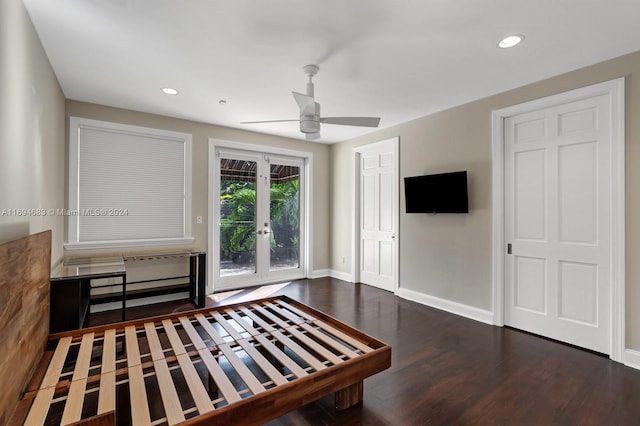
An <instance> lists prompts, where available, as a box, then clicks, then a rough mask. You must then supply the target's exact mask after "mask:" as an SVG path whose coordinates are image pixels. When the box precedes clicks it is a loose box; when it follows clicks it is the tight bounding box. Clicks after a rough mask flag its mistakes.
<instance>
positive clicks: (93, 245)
mask: <svg viewBox="0 0 640 426" xmlns="http://www.w3.org/2000/svg"><path fill="white" fill-rule="evenodd" d="M193 242H194V238H193V237H186V238H163V239H153V240H118V241H83V242H73V243H65V244H64V249H65V250H66V251H74V250H93V249H110V248H134V247H158V246H183V245H184V246H186V245H192V244H193Z"/></svg>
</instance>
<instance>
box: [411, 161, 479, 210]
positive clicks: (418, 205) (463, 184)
mask: <svg viewBox="0 0 640 426" xmlns="http://www.w3.org/2000/svg"><path fill="white" fill-rule="evenodd" d="M404 197H405V201H406V208H407V213H469V200H468V197H467V172H466V170H465V171H460V172H452V173H440V174H435V175H425V176H412V177H405V178H404Z"/></svg>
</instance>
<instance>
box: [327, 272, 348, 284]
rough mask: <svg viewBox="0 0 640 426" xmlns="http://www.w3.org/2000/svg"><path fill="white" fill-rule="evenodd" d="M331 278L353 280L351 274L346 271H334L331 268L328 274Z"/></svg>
mask: <svg viewBox="0 0 640 426" xmlns="http://www.w3.org/2000/svg"><path fill="white" fill-rule="evenodd" d="M329 275H330V276H331V278H335V279H337V280H342V281H347V282H350V283H352V282H353V275H351V274H350V273H348V272H342V271H336V270H335V269H331V271H330V274H329Z"/></svg>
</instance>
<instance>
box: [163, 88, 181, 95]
mask: <svg viewBox="0 0 640 426" xmlns="http://www.w3.org/2000/svg"><path fill="white" fill-rule="evenodd" d="M162 92H163V93H166V94H167V95H177V94H178V91H177V90H176V89H172V88H171V87H164V88H163V89H162Z"/></svg>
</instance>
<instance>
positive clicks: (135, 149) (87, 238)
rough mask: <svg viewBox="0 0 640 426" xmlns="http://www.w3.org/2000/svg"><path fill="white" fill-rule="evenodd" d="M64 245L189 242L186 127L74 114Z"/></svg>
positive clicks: (103, 246)
mask: <svg viewBox="0 0 640 426" xmlns="http://www.w3.org/2000/svg"><path fill="white" fill-rule="evenodd" d="M69 133H70V135H71V136H70V144H69V209H68V211H66V212H65V215H66V216H68V225H69V228H68V231H69V233H68V243H67V244H66V245H65V247H66V248H67V249H75V248H107V247H135V246H150V245H172V244H191V243H192V242H193V239H192V238H191V226H190V206H191V135H190V134H186V133H178V132H169V131H164V130H158V129H149V128H143V127H135V126H128V125H123V124H117V123H109V122H102V121H96V120H88V119H83V118H77V117H72V118H71V121H70V132H69Z"/></svg>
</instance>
